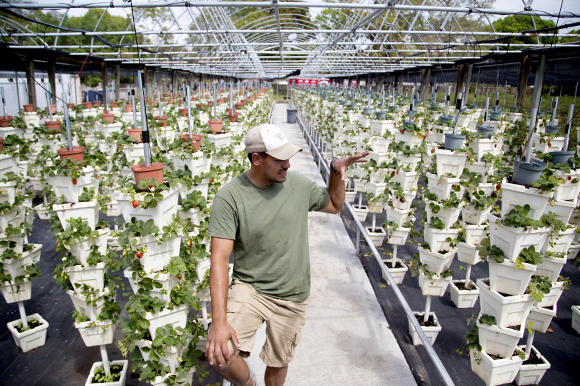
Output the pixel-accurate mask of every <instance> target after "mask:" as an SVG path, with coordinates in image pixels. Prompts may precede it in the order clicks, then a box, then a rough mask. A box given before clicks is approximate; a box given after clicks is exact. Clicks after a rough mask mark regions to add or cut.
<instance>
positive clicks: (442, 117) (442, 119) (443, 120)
mask: <svg viewBox="0 0 580 386" xmlns="http://www.w3.org/2000/svg"><path fill="white" fill-rule="evenodd" d="M452 119H453V117H452V116H451V115H440V116H439V122H441V123H442V124H445V123H447V122H449V121H450V120H452Z"/></svg>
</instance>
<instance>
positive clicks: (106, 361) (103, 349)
mask: <svg viewBox="0 0 580 386" xmlns="http://www.w3.org/2000/svg"><path fill="white" fill-rule="evenodd" d="M109 328H112V327H109ZM99 348H100V349H101V359H102V360H103V369H105V374H106V375H111V368H110V367H109V356H108V355H107V346H105V345H104V344H102V345H100V346H99Z"/></svg>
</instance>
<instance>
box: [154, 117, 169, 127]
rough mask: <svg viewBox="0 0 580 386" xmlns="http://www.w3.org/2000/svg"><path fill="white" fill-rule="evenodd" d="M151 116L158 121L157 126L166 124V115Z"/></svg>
mask: <svg viewBox="0 0 580 386" xmlns="http://www.w3.org/2000/svg"><path fill="white" fill-rule="evenodd" d="M153 118H155V120H156V121H159V126H161V127H165V126H167V115H164V116H162V117H160V116H157V117H153Z"/></svg>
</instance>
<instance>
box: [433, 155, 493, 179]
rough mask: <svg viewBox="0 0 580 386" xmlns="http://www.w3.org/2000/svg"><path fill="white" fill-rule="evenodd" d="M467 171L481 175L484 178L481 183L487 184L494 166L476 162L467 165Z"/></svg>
mask: <svg viewBox="0 0 580 386" xmlns="http://www.w3.org/2000/svg"><path fill="white" fill-rule="evenodd" d="M437 158H439V157H437ZM465 169H468V170H469V171H470V172H471V173H477V174H479V175H480V176H481V177H482V179H481V183H486V182H487V176H488V175H490V174H491V173H492V172H493V169H494V168H493V164H488V163H485V162H474V163H466V164H465Z"/></svg>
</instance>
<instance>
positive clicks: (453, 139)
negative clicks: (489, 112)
mask: <svg viewBox="0 0 580 386" xmlns="http://www.w3.org/2000/svg"><path fill="white" fill-rule="evenodd" d="M464 140H465V135H463V134H450V133H446V134H445V149H447V150H455V149H460V148H461V146H463V141H464Z"/></svg>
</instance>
